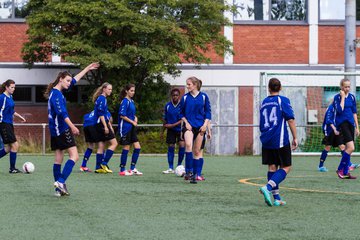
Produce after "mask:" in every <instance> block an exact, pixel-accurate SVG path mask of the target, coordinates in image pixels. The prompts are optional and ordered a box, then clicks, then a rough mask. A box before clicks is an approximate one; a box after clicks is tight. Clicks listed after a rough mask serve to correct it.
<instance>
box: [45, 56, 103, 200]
mask: <svg viewBox="0 0 360 240" xmlns="http://www.w3.org/2000/svg"><path fill="white" fill-rule="evenodd" d="M98 67H99V64H98V63H92V64H90V65H88V66H87V67H86V68H85V69H83V70H82V71H81V72H80V73H78V74H77V75H76V76H75V77H72V76H71V74H70V73H68V72H60V73H59V74H58V76H57V77H56V79H55V81H54V82H52V83H50V84H49V85H48V87H47V89H46V91H45V93H44V96H45V97H46V98H47V99H48V118H49V130H50V135H51V149H52V150H54V151H55V161H54V165H53V175H54V179H55V182H54V187H55V196H62V195H69V192H68V190H67V187H66V183H65V182H66V180H67V178H68V177H69V176H70V174H71V172H72V169H73V167H74V165H75V162H77V160H78V159H79V154H78V150H77V147H76V144H75V139H74V136H73V135H78V134H79V129H78V128H77V127H75V125H74V124H73V123H72V122H71V120H70V117H69V115H68V112H67V109H66V99H65V97H64V95H63V93H62V92H63V91H65V90H69V88H71V87H72V86H74V85H75V84H76V83H77V82H78V81H80V79H81V78H82V77H83V76H84V75H85V74H86V73H87V72H88V71H90V70H94V69H97V68H98ZM64 150H67V151H68V153H69V159H68V161H67V162H66V163H65V165H64V168H63V170H62V172H61V165H62V162H63V158H64Z"/></svg>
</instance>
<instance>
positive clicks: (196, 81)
mask: <svg viewBox="0 0 360 240" xmlns="http://www.w3.org/2000/svg"><path fill="white" fill-rule="evenodd" d="M187 80H190V81H191V82H192V83H193V84H194V85H195V86H196V88H197V90H198V91H200V89H201V87H202V81H201V80H200V79H198V78H197V77H189V78H188V79H187Z"/></svg>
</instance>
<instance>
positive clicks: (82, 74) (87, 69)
mask: <svg viewBox="0 0 360 240" xmlns="http://www.w3.org/2000/svg"><path fill="white" fill-rule="evenodd" d="M99 67H100V64H99V63H97V62H96V63H91V64H89V65H88V66H87V67H86V68H84V69H83V70H82V71H81V72H79V73H78V74H76V76H75V77H74V79H75V80H76V82H78V81H80V79H81V78H82V77H83V76H85V74H86V73H88V72H89V71H91V70H95V69H98V68H99Z"/></svg>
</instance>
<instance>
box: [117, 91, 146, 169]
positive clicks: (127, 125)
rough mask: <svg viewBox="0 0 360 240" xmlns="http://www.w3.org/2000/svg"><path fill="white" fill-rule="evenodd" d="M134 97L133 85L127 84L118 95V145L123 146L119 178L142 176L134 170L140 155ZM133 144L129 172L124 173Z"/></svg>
mask: <svg viewBox="0 0 360 240" xmlns="http://www.w3.org/2000/svg"><path fill="white" fill-rule="evenodd" d="M134 95H135V85H134V84H127V85H126V86H125V87H124V88H123V89H122V90H121V93H120V99H121V104H120V108H119V123H118V132H119V135H120V141H119V142H120V144H121V145H122V146H123V149H122V152H121V157H120V172H119V175H120V176H132V175H138V176H141V175H143V174H142V172H140V171H139V170H137V169H136V163H137V161H138V158H139V155H140V150H141V146H140V142H139V140H138V138H137V133H136V126H137V125H138V119H137V117H136V115H135V114H136V108H135V103H134V101H133V100H132V98H133V97H134ZM131 144H133V146H134V151H133V154H132V157H131V166H130V170H128V171H126V168H125V166H126V161H127V155H128V153H129V150H130V145H131Z"/></svg>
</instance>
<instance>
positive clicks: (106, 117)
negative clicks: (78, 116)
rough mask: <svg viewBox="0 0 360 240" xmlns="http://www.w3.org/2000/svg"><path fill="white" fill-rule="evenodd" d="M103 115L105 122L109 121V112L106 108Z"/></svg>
mask: <svg viewBox="0 0 360 240" xmlns="http://www.w3.org/2000/svg"><path fill="white" fill-rule="evenodd" d="M104 117H105V121H106V122H110V118H111V117H112V116H111V112H109V110H107V111H106V114H105V116H104Z"/></svg>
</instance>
